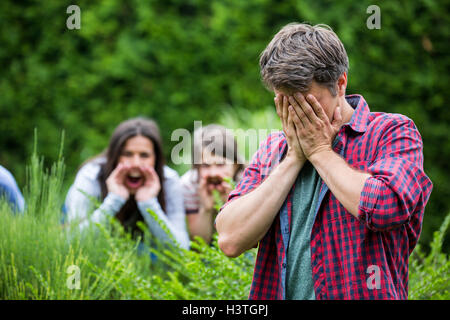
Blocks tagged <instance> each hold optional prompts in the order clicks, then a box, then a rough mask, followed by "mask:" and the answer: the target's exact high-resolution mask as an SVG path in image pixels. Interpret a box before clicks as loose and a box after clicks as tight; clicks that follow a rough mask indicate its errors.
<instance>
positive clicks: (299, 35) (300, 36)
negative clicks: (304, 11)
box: [259, 23, 348, 96]
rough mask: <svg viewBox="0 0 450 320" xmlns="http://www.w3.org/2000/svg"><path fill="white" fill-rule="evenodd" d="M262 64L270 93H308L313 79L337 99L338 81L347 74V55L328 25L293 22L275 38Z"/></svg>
mask: <svg viewBox="0 0 450 320" xmlns="http://www.w3.org/2000/svg"><path fill="white" fill-rule="evenodd" d="M259 64H260V67H261V77H262V80H263V82H264V84H265V86H266V87H267V88H268V89H269V90H274V89H279V90H285V91H288V92H293V91H300V92H302V93H306V92H307V91H308V90H309V89H310V86H311V83H312V81H313V80H314V81H315V82H317V83H318V84H321V85H323V86H325V87H327V88H328V89H329V90H330V92H331V94H332V95H333V96H336V93H337V92H336V88H337V80H338V79H339V77H340V76H341V75H342V74H343V73H344V72H347V71H348V56H347V52H346V51H345V48H344V45H343V44H342V42H341V40H339V38H338V36H337V35H336V34H335V33H334V32H333V30H332V29H331V28H330V27H329V26H327V25H324V24H319V25H315V26H311V25H309V24H304V23H290V24H288V25H286V26H284V27H283V28H282V29H281V30H280V31H279V32H278V33H277V34H276V35H275V36H274V37H273V39H272V41H270V43H269V45H268V46H267V47H266V48H265V49H264V51H263V52H262V53H261V57H260V60H259Z"/></svg>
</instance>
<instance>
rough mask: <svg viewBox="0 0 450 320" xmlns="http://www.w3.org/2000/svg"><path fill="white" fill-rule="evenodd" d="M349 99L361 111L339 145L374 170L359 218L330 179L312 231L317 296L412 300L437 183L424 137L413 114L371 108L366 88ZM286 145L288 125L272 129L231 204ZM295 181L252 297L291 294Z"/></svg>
mask: <svg viewBox="0 0 450 320" xmlns="http://www.w3.org/2000/svg"><path fill="white" fill-rule="evenodd" d="M346 99H347V101H348V102H349V104H350V105H351V106H352V107H353V108H354V109H355V112H354V113H353V116H352V118H351V120H350V122H349V123H346V124H344V125H343V126H342V128H341V129H340V131H339V133H338V135H337V137H336V140H335V143H334V144H333V150H334V151H335V152H336V153H338V154H340V155H341V156H342V157H343V158H344V159H345V160H346V161H347V163H348V164H349V165H350V166H351V167H353V168H355V169H358V170H362V171H364V172H368V173H370V174H372V177H370V178H369V179H367V181H366V183H365V185H364V188H363V190H362V193H361V197H360V202H359V212H358V215H359V217H358V218H355V217H354V216H353V215H352V214H350V213H349V212H348V211H347V210H346V209H345V208H344V207H343V206H342V204H341V203H340V202H339V201H338V200H337V199H336V198H335V197H334V195H333V194H332V193H331V192H330V191H329V189H328V187H327V185H326V184H325V183H324V182H323V181H322V185H321V188H320V195H319V199H318V203H317V206H316V218H315V222H314V225H313V229H312V232H311V267H312V276H313V281H314V290H315V295H316V299H407V297H408V259H409V255H410V254H411V252H412V250H413V249H414V247H415V245H416V243H417V241H418V239H419V235H420V231H421V228H422V219H423V214H424V210H425V205H426V203H427V201H428V199H429V196H430V193H431V190H432V183H431V181H430V179H429V178H428V177H427V176H426V175H425V173H424V171H423V153H422V139H421V136H420V134H419V132H418V130H417V128H416V126H415V125H414V123H413V121H412V120H411V119H409V118H407V117H406V116H403V115H400V114H389V113H382V112H370V110H369V107H368V105H367V103H366V101H365V100H364V98H363V97H362V96H360V95H349V96H346ZM286 149H287V143H286V139H285V136H284V134H283V133H282V132H279V133H275V134H271V135H269V136H268V138H267V139H266V141H265V142H263V143H262V144H261V146H260V148H259V149H258V151H257V153H256V154H255V155H254V157H253V159H252V162H251V164H250V165H249V166H248V167H247V168H246V170H245V172H244V176H243V178H242V180H241V181H240V183H239V184H238V185H237V187H236V189H235V190H233V191H232V192H231V193H230V195H229V198H228V201H227V203H226V204H225V205H224V207H225V206H226V205H227V204H229V203H230V202H231V201H233V200H235V199H237V198H239V197H241V196H243V195H245V194H247V193H249V192H250V191H252V190H253V189H255V188H256V187H258V186H259V185H260V184H261V183H262V181H263V180H264V179H265V178H266V177H267V176H268V175H269V173H270V171H271V170H272V169H273V168H274V167H275V166H276V165H277V164H278V163H279V162H280V161H281V159H282V157H283V155H284V154H285V152H286ZM294 186H295V184H294ZM294 186H293V187H292V190H291V191H290V192H289V194H288V196H287V198H286V200H285V202H284V205H283V206H282V208H281V210H280V212H279V214H278V215H277V218H275V219H274V222H273V224H272V226H271V228H270V229H269V231H268V232H267V234H266V235H265V236H264V238H263V239H262V240H261V241H260V243H259V248H258V255H257V258H256V264H255V269H254V275H253V282H252V287H251V290H250V299H284V297H285V281H286V251H287V246H288V243H289V232H290V229H291V213H292V196H293V188H294ZM222 209H223V208H222ZM377 277H378V279H377Z"/></svg>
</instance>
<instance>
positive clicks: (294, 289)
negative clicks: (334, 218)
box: [286, 161, 321, 300]
mask: <svg viewBox="0 0 450 320" xmlns="http://www.w3.org/2000/svg"><path fill="white" fill-rule="evenodd" d="M320 184H321V179H320V176H319V174H318V173H317V171H316V169H315V168H314V167H313V166H312V164H311V163H310V162H309V161H307V162H306V163H305V165H304V166H303V168H302V170H301V171H300V173H299V175H298V177H297V180H296V182H295V189H294V194H293V199H292V200H293V201H292V216H291V232H290V237H289V245H288V249H287V270H286V299H289V300H314V299H315V293H314V284H313V279H312V270H311V249H310V242H311V230H312V227H313V224H314V219H315V210H316V204H317V198H318V197H319V190H320Z"/></svg>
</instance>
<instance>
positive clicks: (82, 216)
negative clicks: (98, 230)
mask: <svg viewBox="0 0 450 320" xmlns="http://www.w3.org/2000/svg"><path fill="white" fill-rule="evenodd" d="M104 162H105V158H104V157H101V158H97V159H94V160H92V161H90V162H88V163H87V164H85V165H84V166H83V167H82V168H81V169H80V170H79V171H78V173H77V175H76V177H75V182H74V184H73V185H72V186H71V187H70V189H69V191H68V193H67V197H66V201H65V208H66V211H67V217H68V220H69V222H70V221H74V220H77V221H79V223H80V228H81V229H84V228H86V227H87V226H88V225H89V224H90V223H92V222H94V223H102V222H103V221H104V219H105V217H106V215H110V216H115V214H116V213H118V212H119V211H120V209H121V208H122V206H123V205H124V204H125V202H126V200H125V199H124V198H122V197H121V196H119V195H117V194H114V193H111V192H110V193H108V195H107V196H106V197H105V199H104V200H103V202H102V203H101V205H100V207H98V209H96V210H95V211H94V212H93V213H92V215H90V216H89V217H88V213H90V212H92V210H93V209H94V208H95V201H98V199H101V187H100V183H99V181H98V179H97V177H98V174H99V172H100V168H101V165H102V164H103V163H104ZM162 184H163V186H164V192H165V198H166V212H164V211H163V210H162V208H161V205H160V204H159V202H158V199H157V198H156V197H155V198H151V199H148V200H146V201H138V202H137V206H138V208H139V211H140V213H141V215H142V217H143V218H144V221H145V222H146V224H147V225H148V228H149V230H150V232H151V233H152V234H153V235H154V236H155V237H157V238H158V239H161V240H168V239H169V237H168V235H167V234H166V233H165V231H164V230H163V229H162V228H161V227H160V226H159V224H158V223H157V222H156V221H155V219H154V218H153V216H152V215H150V214H149V213H148V212H147V209H151V210H152V211H153V212H154V213H155V214H156V216H157V217H158V219H159V220H161V221H162V222H163V223H164V224H165V225H166V227H167V228H168V230H169V231H170V232H171V234H172V236H173V237H174V238H175V240H176V241H177V242H178V244H179V245H180V246H181V247H182V248H185V249H188V248H189V236H188V233H187V229H186V220H185V210H184V204H183V195H182V191H181V184H180V178H179V176H178V173H177V172H176V171H175V170H173V169H171V168H169V167H168V166H164V181H163V182H162ZM94 199H95V200H94Z"/></svg>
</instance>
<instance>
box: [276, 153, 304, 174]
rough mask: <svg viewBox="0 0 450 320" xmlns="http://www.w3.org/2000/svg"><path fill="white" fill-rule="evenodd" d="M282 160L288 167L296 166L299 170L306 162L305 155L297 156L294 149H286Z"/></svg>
mask: <svg viewBox="0 0 450 320" xmlns="http://www.w3.org/2000/svg"><path fill="white" fill-rule="evenodd" d="M282 162H284V163H285V164H286V165H287V166H289V167H293V168H298V169H299V170H300V169H301V167H303V165H304V164H305V162H306V157H305V158H299V157H298V155H297V154H296V153H295V152H294V151H290V150H288V152H287V154H286V157H285V158H284V159H283V160H282Z"/></svg>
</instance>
